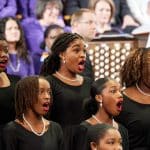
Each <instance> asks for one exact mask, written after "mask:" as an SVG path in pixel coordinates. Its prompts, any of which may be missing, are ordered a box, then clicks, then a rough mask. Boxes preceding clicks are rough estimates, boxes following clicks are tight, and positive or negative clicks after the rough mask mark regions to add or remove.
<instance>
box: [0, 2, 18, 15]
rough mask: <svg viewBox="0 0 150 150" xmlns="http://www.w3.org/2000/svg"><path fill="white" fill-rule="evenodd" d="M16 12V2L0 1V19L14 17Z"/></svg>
mask: <svg viewBox="0 0 150 150" xmlns="http://www.w3.org/2000/svg"><path fill="white" fill-rule="evenodd" d="M16 12H17V5H16V0H1V1H0V18H5V17H10V16H12V17H15V15H16Z"/></svg>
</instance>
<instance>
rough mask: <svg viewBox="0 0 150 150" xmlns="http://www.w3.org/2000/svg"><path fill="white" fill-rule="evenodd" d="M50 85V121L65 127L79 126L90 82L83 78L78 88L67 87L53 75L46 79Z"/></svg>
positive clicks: (82, 117) (83, 118) (83, 117)
mask: <svg viewBox="0 0 150 150" xmlns="http://www.w3.org/2000/svg"><path fill="white" fill-rule="evenodd" d="M47 79H48V81H49V82H50V84H51V88H52V94H53V106H52V109H51V116H50V119H51V120H53V121H55V122H58V123H59V124H60V125H61V126H62V127H63V128H64V127H65V126H70V125H76V124H80V123H81V122H82V121H83V120H85V118H86V116H84V110H83V106H84V102H85V101H86V100H85V98H89V96H90V86H91V80H90V79H89V78H84V81H83V84H82V85H80V86H72V85H68V84H66V83H64V82H62V81H61V80H59V79H58V78H56V77H54V76H53V75H51V76H48V77H47Z"/></svg>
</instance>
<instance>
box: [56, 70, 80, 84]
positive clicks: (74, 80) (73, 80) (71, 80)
mask: <svg viewBox="0 0 150 150" xmlns="http://www.w3.org/2000/svg"><path fill="white" fill-rule="evenodd" d="M56 74H57V75H58V76H59V77H61V78H62V79H65V80H67V81H70V82H76V81H79V79H77V78H76V79H69V78H67V77H65V76H63V75H62V74H60V73H59V72H57V71H56Z"/></svg>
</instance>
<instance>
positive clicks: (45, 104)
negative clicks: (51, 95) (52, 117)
mask: <svg viewBox="0 0 150 150" xmlns="http://www.w3.org/2000/svg"><path fill="white" fill-rule="evenodd" d="M49 107H50V103H49V102H45V103H44V104H43V109H44V111H46V112H48V111H49Z"/></svg>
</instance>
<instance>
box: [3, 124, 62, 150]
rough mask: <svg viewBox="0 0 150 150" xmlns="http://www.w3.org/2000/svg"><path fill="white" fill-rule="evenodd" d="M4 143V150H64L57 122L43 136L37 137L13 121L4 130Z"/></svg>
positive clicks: (60, 130)
mask: <svg viewBox="0 0 150 150" xmlns="http://www.w3.org/2000/svg"><path fill="white" fill-rule="evenodd" d="M2 143H3V150H63V134H62V129H61V127H60V126H59V125H58V124H57V123H55V122H50V125H49V128H48V130H47V131H46V132H45V133H44V134H43V135H42V136H37V135H35V134H34V133H33V132H30V131H28V130H27V129H25V128H24V127H22V126H21V125H20V124H18V123H16V122H14V121H12V122H10V123H8V124H7V125H6V127H5V128H4V129H3V134H2Z"/></svg>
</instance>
